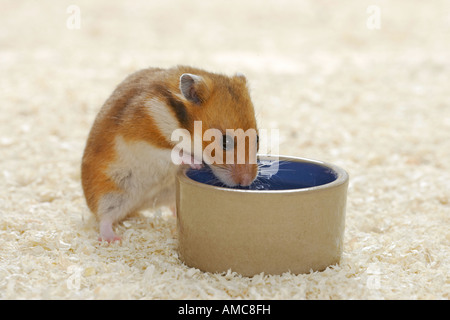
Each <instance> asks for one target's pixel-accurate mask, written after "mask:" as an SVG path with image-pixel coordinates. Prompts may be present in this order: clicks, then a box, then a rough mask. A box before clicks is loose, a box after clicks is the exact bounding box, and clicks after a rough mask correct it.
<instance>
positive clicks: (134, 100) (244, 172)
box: [81, 66, 258, 242]
mask: <svg viewBox="0 0 450 320" xmlns="http://www.w3.org/2000/svg"><path fill="white" fill-rule="evenodd" d="M195 121H201V124H202V133H201V134H203V132H205V130H207V129H218V130H219V131H220V132H222V133H223V139H222V141H213V142H211V141H204V140H202V143H201V146H202V150H204V149H205V148H206V146H207V145H208V144H210V143H216V144H220V146H221V147H222V146H223V150H224V152H223V154H224V155H223V156H224V158H225V156H226V155H230V154H231V156H232V157H233V156H234V159H236V152H237V148H234V147H233V141H234V143H236V139H237V138H236V139H233V137H231V140H230V137H228V136H226V130H227V129H242V130H244V131H245V130H247V129H254V130H257V124H256V118H255V112H254V106H253V103H252V101H251V98H250V95H249V91H248V88H247V80H246V78H245V76H243V75H242V74H236V75H234V76H231V77H229V76H225V75H222V74H216V73H211V72H207V71H204V70H201V69H197V68H193V67H188V66H176V67H173V68H169V69H161V68H148V69H144V70H140V71H137V72H135V73H133V74H131V75H129V76H128V77H127V78H126V79H125V80H124V81H123V82H121V83H120V84H119V85H118V86H117V87H116V89H115V90H114V91H113V93H112V94H111V96H110V97H109V98H108V99H107V100H106V102H105V103H104V105H103V107H102V108H101V109H100V111H99V113H98V115H97V117H96V119H95V121H94V123H93V125H92V128H91V130H90V133H89V136H88V139H87V142H86V146H85V149H84V154H83V158H82V164H81V180H82V187H83V192H84V196H85V199H86V203H87V205H88V207H89V209H90V210H91V211H92V213H93V214H94V215H95V216H96V217H97V220H98V222H99V229H100V238H99V240H105V241H108V242H112V241H115V240H120V237H119V236H117V235H116V234H115V233H114V231H113V225H114V224H115V223H117V222H119V221H121V220H122V219H124V218H125V217H127V216H128V215H129V214H131V213H133V212H136V211H139V210H143V209H147V208H157V207H160V206H168V207H171V208H172V210H175V209H174V208H175V175H176V172H177V170H178V169H179V165H176V164H175V163H174V162H173V161H172V158H171V154H172V149H173V148H174V147H175V145H176V142H174V141H172V140H171V137H172V133H173V132H174V130H176V129H185V131H186V130H187V132H189V133H190V134H191V139H192V141H193V139H194V132H193V131H194V122H195ZM216 140H220V139H216ZM225 140H227V141H225ZM230 141H231V144H232V145H231V147H230V146H229V144H230ZM256 152H257V145H256V147H255V144H252V143H251V142H249V143H248V144H247V145H246V160H245V161H244V162H243V163H242V162H240V163H239V162H238V163H236V162H235V164H227V163H226V161H224V163H223V164H220V163H217V164H216V163H212V164H208V165H209V166H210V167H211V169H212V171H213V173H214V175H215V176H216V177H217V178H218V179H219V180H220V181H222V182H223V183H224V184H226V185H228V186H236V185H241V186H248V185H250V184H251V183H252V182H253V181H254V180H255V178H256V176H257V172H258V167H257V164H256V163H253V162H250V161H249V159H250V158H249V155H255V156H256ZM193 154H194V153H189V152H187V153H186V154H183V155H182V159H183V163H188V164H190V165H191V167H192V168H194V169H198V168H200V167H201V166H202V165H203V164H204V163H205V162H204V161H202V162H200V164H199V161H198V159H197V162H195V161H190V160H195V159H194V155H193ZM200 161H201V160H200Z"/></svg>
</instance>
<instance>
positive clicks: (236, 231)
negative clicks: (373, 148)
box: [176, 156, 348, 276]
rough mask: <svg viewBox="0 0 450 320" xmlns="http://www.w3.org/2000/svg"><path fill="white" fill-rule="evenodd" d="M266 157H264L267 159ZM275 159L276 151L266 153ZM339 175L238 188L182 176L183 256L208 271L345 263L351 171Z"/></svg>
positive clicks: (294, 269) (301, 269) (296, 269)
mask: <svg viewBox="0 0 450 320" xmlns="http://www.w3.org/2000/svg"><path fill="white" fill-rule="evenodd" d="M263 158H264V157H263ZM265 158H270V157H265ZM279 159H280V160H290V161H302V162H313V163H316V164H319V165H322V166H326V167H329V168H331V169H332V170H334V171H335V172H337V173H338V177H337V179H336V180H335V181H333V182H331V183H328V184H325V185H322V186H317V187H312V188H305V189H293V190H274V191H258V190H236V189H229V188H221V187H214V186H210V185H207V184H203V183H200V182H197V181H194V180H192V179H190V178H188V177H187V176H186V174H185V173H186V171H187V169H188V168H183V169H182V170H180V172H179V173H178V175H177V179H176V180H177V182H176V186H177V228H178V237H179V248H178V249H179V256H180V258H181V260H182V261H184V263H185V264H186V265H188V266H190V267H195V268H198V269H200V270H203V271H208V272H225V271H227V270H228V269H231V270H232V271H235V272H237V273H240V274H242V275H244V276H253V275H255V274H259V273H261V272H264V273H265V274H282V273H284V272H288V271H290V272H291V273H293V274H300V273H308V272H310V271H311V270H312V271H322V270H324V269H326V268H327V267H328V266H329V265H333V264H336V263H338V262H339V260H340V257H341V254H342V249H343V239H344V228H345V206H346V199H347V187H348V174H347V173H346V172H345V171H344V170H343V169H341V168H339V167H337V166H334V165H332V164H327V163H324V162H321V161H315V160H309V159H303V158H294V157H282V156H280V157H279Z"/></svg>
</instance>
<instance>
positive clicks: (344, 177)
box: [176, 154, 349, 194]
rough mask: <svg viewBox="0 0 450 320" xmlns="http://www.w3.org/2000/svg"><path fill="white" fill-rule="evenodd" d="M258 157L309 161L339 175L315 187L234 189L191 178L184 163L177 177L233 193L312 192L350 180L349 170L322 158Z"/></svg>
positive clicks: (197, 185) (189, 182) (261, 155)
mask: <svg viewBox="0 0 450 320" xmlns="http://www.w3.org/2000/svg"><path fill="white" fill-rule="evenodd" d="M257 156H258V158H266V159H273V158H276V159H278V160H290V161H296V162H307V163H313V164H316V165H319V166H322V167H326V168H328V169H331V170H333V171H334V172H336V174H337V177H336V179H335V180H333V181H331V182H329V183H325V184H321V185H318V186H314V187H309V188H297V189H285V190H247V189H233V188H227V187H218V186H212V185H209V184H206V183H203V182H198V181H195V180H193V179H191V178H189V177H188V176H187V175H186V172H187V171H188V170H189V169H190V167H189V166H188V165H184V166H183V167H182V168H181V169H180V170H178V172H177V175H176V176H177V179H179V181H180V183H181V182H183V183H184V184H189V185H193V186H196V187H199V188H204V189H213V190H217V191H218V192H219V191H220V192H232V193H251V194H287V193H310V192H316V191H320V190H324V189H331V188H335V187H338V186H340V185H343V184H345V183H347V182H348V180H349V175H348V173H347V171H345V170H344V169H342V168H341V167H339V166H337V165H335V164H332V163H329V162H325V161H321V160H315V159H309V158H302V157H295V156H286V155H270V154H258V155H257Z"/></svg>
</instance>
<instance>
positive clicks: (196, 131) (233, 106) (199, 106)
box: [180, 72, 259, 187]
mask: <svg viewBox="0 0 450 320" xmlns="http://www.w3.org/2000/svg"><path fill="white" fill-rule="evenodd" d="M180 91H181V93H182V94H183V96H184V97H185V98H186V99H187V100H188V101H190V102H191V105H190V110H191V115H192V118H193V120H194V122H193V123H194V125H193V128H191V129H193V130H192V131H191V130H189V131H191V133H193V135H191V136H192V140H193V141H192V142H193V145H194V146H195V144H196V139H197V141H202V143H201V146H202V160H203V162H204V163H205V164H207V165H208V166H209V167H210V168H211V170H212V172H213V173H214V175H215V176H216V177H217V178H218V179H219V180H220V181H221V182H222V183H224V184H225V185H227V186H230V187H234V186H243V187H245V186H249V185H251V184H252V182H253V181H254V180H255V178H256V176H257V174H258V166H257V162H256V154H257V151H258V147H259V141H258V129H257V125H256V118H255V111H254V107H253V103H252V101H251V99H250V94H249V91H248V87H247V80H246V78H245V76H243V75H242V74H236V75H235V76H233V77H227V76H224V75H218V74H211V73H206V72H204V73H200V74H191V73H184V74H183V75H181V77H180ZM200 133H201V136H200ZM194 151H195V150H194Z"/></svg>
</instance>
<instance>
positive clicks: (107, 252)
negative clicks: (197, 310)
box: [0, 0, 450, 299]
mask: <svg viewBox="0 0 450 320" xmlns="http://www.w3.org/2000/svg"><path fill="white" fill-rule="evenodd" d="M77 3H78V5H79V7H80V10H81V13H82V15H81V17H82V18H81V19H82V24H81V28H80V29H79V30H69V29H67V27H66V25H65V21H66V19H67V17H68V15H67V14H66V8H67V6H69V5H70V4H72V3H69V2H64V1H62V2H58V4H56V3H55V2H54V1H49V0H47V1H40V2H39V4H37V3H35V2H33V1H20V2H17V1H9V2H6V3H4V4H2V5H4V10H5V11H7V12H13V14H10V15H7V16H5V17H3V18H2V20H1V22H0V30H2V31H1V32H0V48H1V49H0V61H1V63H0V72H1V74H2V75H3V76H2V77H1V78H0V94H1V97H2V103H1V104H0V190H1V192H0V299H449V293H450V280H449V274H450V272H449V256H450V255H449V243H450V233H449V232H448V230H449V227H448V226H449V217H450V183H449V181H450V162H449V161H448V159H450V139H449V132H450V100H449V95H448V91H449V90H448V89H449V88H448V81H449V79H448V75H449V74H450V62H449V60H448V57H447V55H446V53H448V52H449V49H450V47H449V46H450V43H449V42H448V34H449V31H450V30H449V29H450V24H449V23H448V17H446V16H445V12H449V10H450V4H449V3H448V1H445V0H442V1H438V2H437V3H435V4H433V5H429V4H426V3H424V2H420V1H415V2H414V5H409V4H408V7H407V8H406V7H405V6H406V4H402V3H401V2H395V3H387V2H380V4H379V5H380V7H381V9H382V11H381V12H382V16H381V19H382V20H381V29H380V30H378V31H374V30H369V29H367V27H366V26H365V21H366V18H367V13H366V8H367V6H369V5H370V4H372V3H369V2H368V3H366V4H365V3H360V2H350V1H348V2H346V3H345V4H342V6H339V8H337V9H333V10H332V11H327V10H325V9H324V8H323V7H322V5H323V4H322V2H320V1H306V2H302V4H299V3H298V2H293V1H285V2H282V3H281V4H280V3H279V1H267V3H265V5H261V4H260V3H259V2H256V1H246V2H245V4H244V3H242V2H241V1H240V2H237V1H235V3H234V2H233V3H232V4H231V5H230V4H229V2H227V6H226V7H224V5H223V4H221V3H220V2H211V3H209V2H208V3H207V4H206V3H205V2H203V1H202V2H200V1H194V2H192V1H191V3H190V5H189V6H188V7H186V6H185V5H184V2H182V1H174V2H170V3H169V2H164V3H163V2H148V1H136V2H133V5H131V4H125V3H121V4H119V3H114V4H112V3H111V2H107V1H96V2H95V3H94V2H92V1H77ZM196 4H198V6H197V5H196ZM238 4H239V5H238ZM105 8H108V10H109V12H110V14H109V15H108V17H106V16H105V15H104V14H103V12H104V10H105ZM199 8H202V10H200V9H199ZM168 13H170V14H171V15H172V16H173V17H174V20H173V21H175V20H176V21H178V22H179V24H172V23H170V24H169V23H168V22H167V21H166V20H165V19H160V18H159V17H161V16H162V15H164V14H168ZM224 13H226V14H224ZM229 15H232V16H233V24H230V23H229V20H228V18H227V17H228V16H229ZM187 17H189V19H187ZM175 18H176V19H175ZM171 21H172V20H171ZM263 22H264V23H263ZM181 25H184V26H185V27H184V29H183V32H180V26H181ZM36 26H39V27H36ZM205 26H208V27H207V28H206V27H205ZM25 31H26V32H25ZM243 31H245V32H243ZM199 32H201V34H202V36H201V37H198V36H197V34H199ZM136 33H138V34H141V35H143V36H140V37H139V38H138V37H136V36H135V34H136ZM218 34H220V37H218V36H217V35H218ZM194 35H195V37H194ZM419 44H420V45H419ZM178 63H189V64H193V65H196V66H199V67H204V68H206V69H211V70H216V71H218V72H224V73H233V72H236V71H241V72H243V73H245V74H246V75H247V78H248V79H249V80H250V86H251V89H252V96H253V100H254V103H255V106H256V108H257V116H258V121H259V124H260V127H261V128H279V129H280V138H281V145H280V153H281V154H287V155H293V156H302V157H308V158H313V159H320V160H324V161H328V162H332V163H336V164H337V165H339V166H341V167H343V168H345V169H346V170H347V171H348V172H349V174H350V186H349V194H348V205H347V218H346V219H347V220H346V233H345V243H344V254H343V257H342V260H341V263H340V264H339V265H335V266H331V267H329V268H328V269H326V270H325V271H323V272H314V273H310V274H305V275H292V274H289V273H286V274H283V275H277V276H269V275H264V274H260V275H257V276H254V277H252V278H247V277H242V276H240V275H238V274H236V273H233V272H231V271H229V272H227V273H224V274H210V273H204V272H201V271H200V270H197V269H194V268H189V267H187V266H185V265H184V264H182V263H181V262H180V260H179V259H178V256H177V251H176V247H177V233H176V221H175V218H174V217H172V216H171V214H170V212H168V211H167V210H161V211H158V212H143V213H141V214H139V215H136V216H134V217H132V218H130V219H128V220H126V221H124V222H122V223H121V224H120V225H119V226H118V227H117V232H118V233H119V234H120V235H122V237H123V241H122V242H121V243H114V244H111V245H108V244H105V243H99V242H98V241H97V237H98V230H97V225H96V223H95V220H94V218H93V217H92V216H91V214H90V213H89V212H88V210H87V208H86V205H85V203H84V199H83V196H82V192H81V187H80V172H79V171H80V159H81V154H82V150H83V147H84V143H85V139H86V137H87V134H88V131H89V128H90V126H91V124H92V121H93V119H94V117H95V114H96V112H97V111H98V109H99V108H100V106H101V104H102V103H103V102H104V100H105V99H106V97H107V96H108V95H109V94H110V92H111V91H112V89H113V88H114V87H115V86H116V85H117V83H118V82H119V81H121V80H122V79H123V78H124V76H125V75H127V74H129V73H131V72H133V71H135V70H137V69H140V68H142V67H145V66H148V65H152V66H162V67H168V66H172V65H175V64H178Z"/></svg>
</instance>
